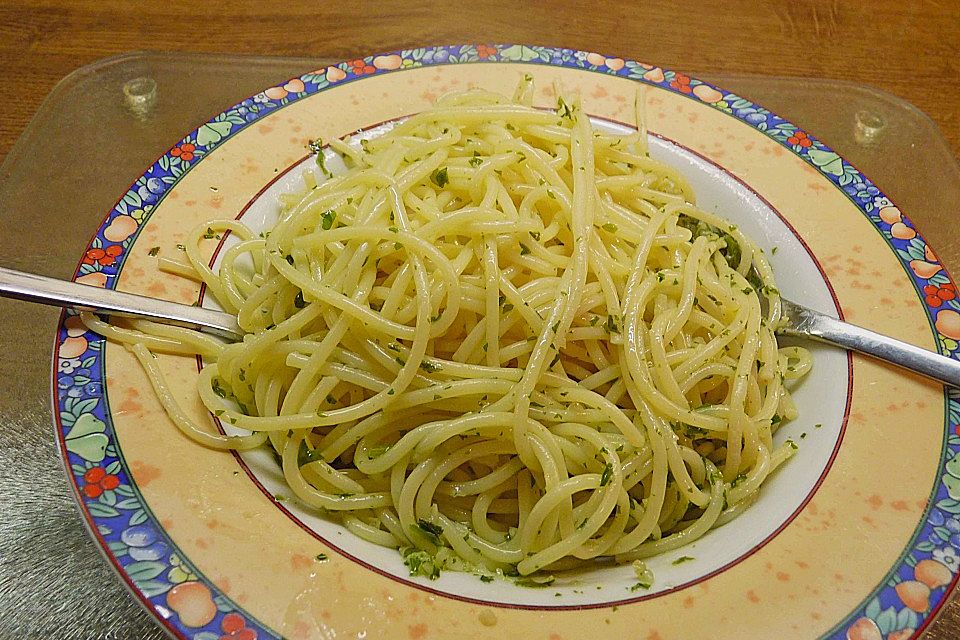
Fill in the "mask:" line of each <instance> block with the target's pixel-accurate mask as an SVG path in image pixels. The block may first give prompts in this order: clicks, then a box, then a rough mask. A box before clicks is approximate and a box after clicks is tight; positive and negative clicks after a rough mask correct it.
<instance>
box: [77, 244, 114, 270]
mask: <svg viewBox="0 0 960 640" xmlns="http://www.w3.org/2000/svg"><path fill="white" fill-rule="evenodd" d="M121 253H123V247H121V246H120V245H118V244H113V245H110V246H109V247H107V248H106V249H87V252H86V253H85V254H83V263H84V264H93V263H94V262H99V263H100V264H101V265H103V266H105V267H106V266H109V265H111V264H113V263H114V262H116V261H117V256H119V255H120V254H121Z"/></svg>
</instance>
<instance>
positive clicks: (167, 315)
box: [0, 267, 960, 387]
mask: <svg viewBox="0 0 960 640" xmlns="http://www.w3.org/2000/svg"><path fill="white" fill-rule="evenodd" d="M0 297H7V298H16V299H18V300H27V301H29V302H40V303H43V304H49V305H53V306H58V307H68V308H72V309H78V310H82V311H95V312H96V313H98V314H103V315H114V316H122V317H133V318H147V319H150V320H155V321H157V322H163V323H167V324H173V325H177V326H181V327H190V328H193V329H199V330H200V331H204V332H206V333H210V334H213V335H217V336H220V337H222V338H226V339H228V340H239V339H241V338H242V337H243V334H244V332H243V330H242V329H240V327H239V325H237V318H236V316H234V315H231V314H229V313H224V312H222V311H214V310H213V309H204V308H202V307H191V306H188V305H185V304H177V303H175V302H167V301H165V300H157V299H155V298H147V297H145V296H138V295H135V294H132V293H123V292H120V291H114V290H112V289H101V288H99V287H92V286H88V285H83V284H79V283H76V282H66V281H64V280H56V279H54V278H47V277H45V276H38V275H33V274H30V273H23V272H20V271H14V270H12V269H5V268H3V267H0ZM782 303H783V315H784V317H785V318H786V322H785V323H784V324H783V326H781V327H780V328H779V329H778V330H777V333H778V334H780V335H784V336H793V337H798V338H807V339H810V340H816V341H817V342H823V343H826V344H830V345H834V346H837V347H843V348H844V349H851V350H853V351H858V352H860V353H863V354H866V355H869V356H872V357H874V358H878V359H880V360H883V361H885V362H889V363H891V364H894V365H897V366H899V367H903V368H904V369H909V370H911V371H915V372H916V373H919V374H921V375H924V376H927V377H929V378H933V379H934V380H938V381H940V382H943V383H944V384H947V385H949V386H951V387H960V362H958V361H957V360H953V359H951V358H947V357H946V356H942V355H940V354H937V353H933V352H932V351H927V350H926V349H921V348H920V347H915V346H913V345H911V344H907V343H906V342H903V341H901V340H897V339H896V338H890V337H888V336H884V335H881V334H879V333H876V332H874V331H870V330H868V329H864V328H862V327H858V326H855V325H852V324H849V323H847V322H842V321H840V320H837V319H836V318H831V317H830V316H828V315H826V314H823V313H820V312H819V311H814V310H813V309H809V308H807V307H804V306H803V305H801V304H797V303H796V302H791V301H789V300H785V299H783V300H782Z"/></svg>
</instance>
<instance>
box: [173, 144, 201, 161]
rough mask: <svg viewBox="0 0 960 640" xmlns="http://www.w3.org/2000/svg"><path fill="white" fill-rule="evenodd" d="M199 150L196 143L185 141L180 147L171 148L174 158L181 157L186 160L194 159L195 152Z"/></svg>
mask: <svg viewBox="0 0 960 640" xmlns="http://www.w3.org/2000/svg"><path fill="white" fill-rule="evenodd" d="M196 150H197V147H196V145H194V144H191V143H189V142H184V143H183V144H181V145H180V146H179V147H174V148H173V149H171V150H170V155H172V156H173V157H174V158H180V159H181V160H184V161H186V162H190V161H191V160H193V152H194V151H196Z"/></svg>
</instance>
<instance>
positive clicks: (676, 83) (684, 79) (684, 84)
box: [670, 73, 693, 93]
mask: <svg viewBox="0 0 960 640" xmlns="http://www.w3.org/2000/svg"><path fill="white" fill-rule="evenodd" d="M670 86H671V87H673V88H674V89H676V90H677V91H679V92H680V93H690V92H692V91H693V89H692V88H690V76H688V75H684V74H682V73H678V74H676V75H675V76H674V77H673V80H671V81H670Z"/></svg>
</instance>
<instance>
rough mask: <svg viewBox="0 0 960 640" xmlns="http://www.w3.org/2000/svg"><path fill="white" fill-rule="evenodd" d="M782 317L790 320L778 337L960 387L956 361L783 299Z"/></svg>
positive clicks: (959, 363) (959, 371)
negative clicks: (824, 346)
mask: <svg viewBox="0 0 960 640" xmlns="http://www.w3.org/2000/svg"><path fill="white" fill-rule="evenodd" d="M784 314H785V315H787V316H788V317H789V319H790V323H789V325H788V326H787V327H785V328H783V329H781V330H780V331H778V333H780V334H781V335H789V336H797V337H804V338H810V339H812V340H816V341H818V342H825V343H826V344H832V345H835V346H838V347H843V348H845V349H851V350H853V351H857V352H859V353H864V354H866V355H868V356H873V357H874V358H878V359H880V360H883V361H885V362H889V363H890V364H894V365H896V366H898V367H903V368H904V369H909V370H910V371H915V372H916V373H919V374H921V375H924V376H927V377H928V378H933V379H934V380H937V381H939V382H942V383H944V384H946V385H949V386H951V387H957V388H960V361H957V360H954V359H953V358H948V357H947V356H943V355H940V354H939V353H934V352H932V351H928V350H926V349H921V348H920V347H916V346H914V345H912V344H908V343H906V342H903V341H902V340H897V339H896V338H891V337H889V336H885V335H881V334H879V333H876V332H874V331H870V330H869V329H864V328H863V327H858V326H856V325H852V324H849V323H847V322H842V321H840V320H837V319H836V318H831V317H830V316H828V315H825V314H823V313H820V312H818V311H814V310H812V309H807V308H806V307H801V306H800V305H796V304H793V303H788V302H787V301H786V300H784Z"/></svg>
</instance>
